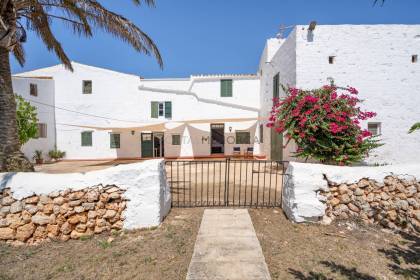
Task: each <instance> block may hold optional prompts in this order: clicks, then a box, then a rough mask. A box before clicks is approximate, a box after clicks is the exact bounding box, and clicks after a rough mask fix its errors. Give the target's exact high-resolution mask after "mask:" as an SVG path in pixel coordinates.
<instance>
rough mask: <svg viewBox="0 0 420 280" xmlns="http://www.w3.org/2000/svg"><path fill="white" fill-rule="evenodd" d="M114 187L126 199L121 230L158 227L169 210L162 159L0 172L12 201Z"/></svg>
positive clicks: (4, 186) (169, 201)
mask: <svg viewBox="0 0 420 280" xmlns="http://www.w3.org/2000/svg"><path fill="white" fill-rule="evenodd" d="M100 184H102V185H103V186H105V185H116V186H118V187H119V188H121V189H123V190H125V194H124V197H125V198H126V199H128V201H127V208H126V210H125V211H124V213H123V217H124V218H125V220H124V228H125V229H134V228H141V227H151V226H157V225H159V224H160V223H161V222H162V220H163V218H164V217H165V216H166V215H167V214H168V212H169V210H170V207H171V195H170V189H169V186H168V183H167V179H166V172H165V166H164V161H163V160H162V159H156V160H147V161H144V162H140V163H133V164H122V165H118V166H115V167H110V168H107V169H103V170H98V171H91V172H86V173H68V174H46V173H41V172H27V173H25V172H19V173H12V172H9V173H0V190H1V189H3V188H10V189H11V191H12V193H13V197H14V198H15V199H18V200H20V199H23V198H25V197H29V196H32V195H34V194H36V195H41V194H49V193H52V192H56V191H62V190H65V189H72V190H80V189H84V188H88V187H92V186H96V185H100Z"/></svg>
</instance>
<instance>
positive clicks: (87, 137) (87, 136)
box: [82, 131, 92, 147]
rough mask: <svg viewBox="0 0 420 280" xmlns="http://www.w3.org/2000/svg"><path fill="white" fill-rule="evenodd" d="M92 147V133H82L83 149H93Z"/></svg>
mask: <svg viewBox="0 0 420 280" xmlns="http://www.w3.org/2000/svg"><path fill="white" fill-rule="evenodd" d="M91 146H92V131H83V132H82V147H91Z"/></svg>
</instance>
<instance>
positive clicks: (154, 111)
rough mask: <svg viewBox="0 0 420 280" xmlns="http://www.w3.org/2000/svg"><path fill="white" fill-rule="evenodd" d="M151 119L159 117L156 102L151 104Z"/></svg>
mask: <svg viewBox="0 0 420 280" xmlns="http://www.w3.org/2000/svg"><path fill="white" fill-rule="evenodd" d="M150 111H151V113H152V114H151V117H152V118H153V119H157V118H158V117H159V103H158V102H156V101H152V102H151V110H150Z"/></svg>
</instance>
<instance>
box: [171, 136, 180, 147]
mask: <svg viewBox="0 0 420 280" xmlns="http://www.w3.org/2000/svg"><path fill="white" fill-rule="evenodd" d="M172 145H181V135H179V134H173V135H172Z"/></svg>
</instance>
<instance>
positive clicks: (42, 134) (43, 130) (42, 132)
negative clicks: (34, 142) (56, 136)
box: [36, 123, 47, 138]
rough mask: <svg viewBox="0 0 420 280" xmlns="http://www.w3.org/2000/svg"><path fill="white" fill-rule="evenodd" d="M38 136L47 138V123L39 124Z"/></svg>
mask: <svg viewBox="0 0 420 280" xmlns="http://www.w3.org/2000/svg"><path fill="white" fill-rule="evenodd" d="M36 138H47V124H46V123H39V124H38V135H37V137H36Z"/></svg>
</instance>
